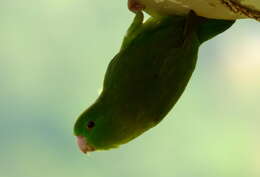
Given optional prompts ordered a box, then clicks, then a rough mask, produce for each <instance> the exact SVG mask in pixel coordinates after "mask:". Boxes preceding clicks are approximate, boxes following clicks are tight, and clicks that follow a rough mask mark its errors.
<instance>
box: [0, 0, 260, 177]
mask: <svg viewBox="0 0 260 177" xmlns="http://www.w3.org/2000/svg"><path fill="white" fill-rule="evenodd" d="M132 18H133V14H132V13H130V12H129V11H128V10H127V7H126V0H125V1H122V0H114V1H104V0H92V1H90V0H37V1H35V0H23V1H19V0H4V1H1V2H0V41H1V42H0V86H1V92H0V176H1V177H87V176H89V177H122V176H123V177H144V176H149V177H259V176H260V168H259V166H260V150H259V149H260V141H259V135H260V128H259V124H260V119H259V115H260V109H259V104H260V92H259V90H260V35H259V31H260V25H259V24H257V23H256V22H255V21H253V20H241V21H239V22H237V23H236V24H235V25H234V26H233V27H232V28H231V29H229V30H228V31H227V32H225V33H224V34H221V35H219V36H218V37H216V38H215V39H213V40H211V41H209V42H207V43H206V44H204V45H203V46H202V47H201V49H200V54H199V60H198V65H197V68H196V71H195V73H194V75H193V77H192V80H191V81H190V83H189V85H188V88H187V89H186V91H185V93H184V95H183V96H182V97H181V99H180V100H179V101H178V103H177V105H176V106H175V107H174V109H173V110H172V111H171V112H170V114H169V115H168V116H167V118H166V119H165V120H164V121H162V123H160V124H159V125H158V126H157V127H155V128H153V129H152V130H150V131H148V132H147V133H145V134H144V135H143V136H140V137H138V138H137V139H135V140H134V141H132V142H130V143H128V144H126V145H123V146H121V147H120V148H118V149H114V150H110V151H102V152H94V153H92V154H90V155H89V156H86V155H84V154H82V153H81V152H79V150H78V148H77V146H76V143H75V137H74V136H73V131H72V129H73V124H74V122H75V120H76V117H77V116H78V115H79V114H80V113H81V112H82V111H83V110H84V109H85V108H86V107H88V106H89V105H90V104H91V103H93V101H94V100H95V99H96V98H97V96H98V92H99V90H100V89H101V85H102V81H103V77H104V73H105V71H106V67H107V65H108V63H109V61H110V59H111V58H112V57H113V56H114V55H115V54H116V53H117V51H118V50H119V48H120V44H121V41H122V38H123V36H124V33H125V31H126V29H127V27H128V25H129V24H130V22H131V20H132Z"/></svg>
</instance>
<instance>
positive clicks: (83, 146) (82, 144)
mask: <svg viewBox="0 0 260 177" xmlns="http://www.w3.org/2000/svg"><path fill="white" fill-rule="evenodd" d="M77 143H78V146H79V149H80V150H81V151H82V152H83V153H85V154H86V153H87V152H91V151H95V148H93V147H92V146H90V145H89V144H88V142H87V140H86V138H85V137H84V136H77Z"/></svg>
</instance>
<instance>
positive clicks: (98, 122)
mask: <svg viewBox="0 0 260 177" xmlns="http://www.w3.org/2000/svg"><path fill="white" fill-rule="evenodd" d="M233 23H234V21H227V20H215V19H206V18H202V17H199V16H197V15H196V14H195V13H194V12H191V13H190V14H189V15H188V16H187V17H183V16H169V17H161V18H152V17H151V18H150V19H148V20H147V21H146V22H145V23H143V13H142V12H137V13H136V16H135V18H134V20H133V22H132V24H131V26H130V27H129V29H128V32H127V35H126V36H125V38H124V41H123V44H122V47H121V50H120V51H119V53H118V54H117V55H116V56H115V57H114V58H113V59H112V60H111V62H110V64H109V66H108V69H107V72H106V74H105V79H104V83H103V91H102V93H101V94H100V96H99V97H98V99H97V100H96V102H95V103H94V104H93V105H92V106H90V107H89V108H88V109H87V110H86V111H85V112H84V113H83V114H82V115H81V116H80V117H79V118H78V119H77V121H76V123H75V126H74V134H75V136H77V139H78V145H79V148H80V149H81V151H82V152H84V153H87V152H89V151H95V150H107V149H111V148H116V147H118V146H119V145H121V144H125V143H127V142H129V141H130V140H132V139H134V138H136V137H137V136H139V135H141V134H142V133H144V132H145V131H147V130H148V129H150V128H152V127H154V126H156V125H157V124H158V123H159V122H160V121H161V120H162V119H163V118H164V117H165V116H166V115H167V113H168V112H169V111H170V110H171V108H172V107H173V106H174V105H175V103H176V102H177V100H178V99H179V97H180V96H181V95H182V93H183V91H184V89H185V87H186V86H187V84H188V81H189V80H190V77H191V75H192V73H193V71H194V68H195V65H196V61H197V54H198V49H199V46H200V45H201V44H202V43H203V42H204V41H206V40H209V39H211V38H212V37H214V36H216V35H217V34H220V33H222V32H223V31H225V30H226V29H228V28H229V27H230V26H231V25H232V24H233Z"/></svg>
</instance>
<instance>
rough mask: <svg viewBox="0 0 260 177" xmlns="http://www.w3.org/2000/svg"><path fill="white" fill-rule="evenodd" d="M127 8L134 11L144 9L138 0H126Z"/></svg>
mask: <svg viewBox="0 0 260 177" xmlns="http://www.w3.org/2000/svg"><path fill="white" fill-rule="evenodd" d="M128 9H129V10H130V11H132V12H134V13H137V12H140V11H142V10H144V9H145V6H144V5H143V4H141V3H139V2H138V0H128Z"/></svg>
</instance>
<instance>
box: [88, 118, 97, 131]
mask: <svg viewBox="0 0 260 177" xmlns="http://www.w3.org/2000/svg"><path fill="white" fill-rule="evenodd" d="M93 127H95V122H94V121H92V120H90V121H88V124H87V128H88V129H89V130H90V129H92V128H93Z"/></svg>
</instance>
